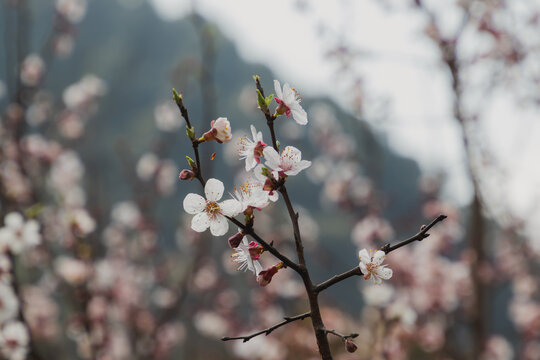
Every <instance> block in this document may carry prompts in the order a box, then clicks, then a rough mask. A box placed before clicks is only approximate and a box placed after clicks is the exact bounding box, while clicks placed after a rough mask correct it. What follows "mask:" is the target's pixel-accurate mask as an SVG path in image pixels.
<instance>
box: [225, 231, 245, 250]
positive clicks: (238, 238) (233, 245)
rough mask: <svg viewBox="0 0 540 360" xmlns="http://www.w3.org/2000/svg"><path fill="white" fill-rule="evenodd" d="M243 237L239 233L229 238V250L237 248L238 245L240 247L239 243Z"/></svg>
mask: <svg viewBox="0 0 540 360" xmlns="http://www.w3.org/2000/svg"><path fill="white" fill-rule="evenodd" d="M243 237H244V234H242V233H241V232H239V233H236V234H234V235H233V236H231V237H230V238H229V246H230V247H231V248H233V249H234V248H237V247H238V245H240V242H241V241H242V238H243Z"/></svg>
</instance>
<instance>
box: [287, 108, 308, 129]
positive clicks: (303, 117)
mask: <svg viewBox="0 0 540 360" xmlns="http://www.w3.org/2000/svg"><path fill="white" fill-rule="evenodd" d="M290 109H291V112H292V116H293V118H294V121H296V122H297V123H298V125H306V124H307V123H308V119H307V113H306V111H305V110H304V109H303V108H302V106H300V104H297V105H293V106H291V107H290Z"/></svg>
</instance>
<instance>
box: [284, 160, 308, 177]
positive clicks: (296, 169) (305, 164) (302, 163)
mask: <svg viewBox="0 0 540 360" xmlns="http://www.w3.org/2000/svg"><path fill="white" fill-rule="evenodd" d="M310 166H311V161H307V160H302V161H300V162H299V163H297V164H296V165H295V166H294V167H293V168H292V169H291V170H289V171H285V174H287V175H297V174H298V173H299V172H300V171H302V170H304V169H307V168H308V167H310Z"/></svg>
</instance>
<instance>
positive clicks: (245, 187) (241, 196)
mask: <svg viewBox="0 0 540 360" xmlns="http://www.w3.org/2000/svg"><path fill="white" fill-rule="evenodd" d="M232 196H233V198H234V199H236V200H237V201H238V202H239V203H240V212H244V211H245V210H246V209H248V208H253V209H257V210H261V209H263V208H265V207H266V206H267V205H268V204H269V201H270V200H271V201H276V200H277V197H276V196H269V194H268V191H265V190H263V183H260V182H259V181H257V179H249V180H247V181H245V182H244V184H242V185H240V186H238V187H235V188H234V194H232Z"/></svg>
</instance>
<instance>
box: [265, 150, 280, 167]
mask: <svg viewBox="0 0 540 360" xmlns="http://www.w3.org/2000/svg"><path fill="white" fill-rule="evenodd" d="M263 155H264V158H265V159H266V165H267V166H268V167H269V168H271V169H272V170H277V169H279V164H280V162H281V158H280V156H279V154H278V152H277V151H276V150H275V149H274V148H273V147H271V146H267V147H265V148H264V149H263Z"/></svg>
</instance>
